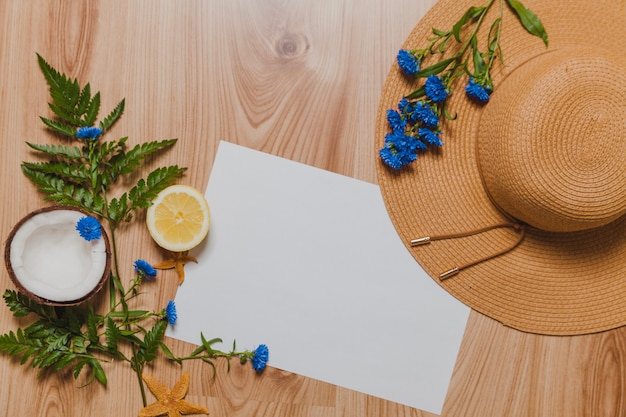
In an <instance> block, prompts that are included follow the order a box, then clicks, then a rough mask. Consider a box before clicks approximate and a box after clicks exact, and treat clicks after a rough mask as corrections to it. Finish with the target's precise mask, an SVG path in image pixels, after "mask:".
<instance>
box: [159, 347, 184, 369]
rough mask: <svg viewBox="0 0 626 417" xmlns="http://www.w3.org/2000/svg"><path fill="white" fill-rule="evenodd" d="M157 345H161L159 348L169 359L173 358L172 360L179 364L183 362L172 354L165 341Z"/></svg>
mask: <svg viewBox="0 0 626 417" xmlns="http://www.w3.org/2000/svg"><path fill="white" fill-rule="evenodd" d="M159 346H160V347H161V350H162V351H163V353H164V354H165V356H167V357H168V358H169V359H170V360H173V361H174V362H176V363H178V364H179V365H182V363H183V361H182V359H180V358H178V357H176V356H174V354H173V353H172V351H171V350H170V348H168V347H167V345H166V344H165V343H163V342H161V343H159Z"/></svg>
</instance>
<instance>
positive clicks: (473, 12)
mask: <svg viewBox="0 0 626 417" xmlns="http://www.w3.org/2000/svg"><path fill="white" fill-rule="evenodd" d="M485 11H486V8H485V7H475V6H472V7H470V8H469V9H467V11H466V12H465V14H463V16H461V18H460V19H459V20H458V21H457V22H456V23H455V24H454V26H453V27H452V34H453V35H454V39H456V41H457V42H461V29H462V28H463V26H465V24H466V23H467V22H469V21H470V20H473V19H475V18H477V17H478V16H480V15H481V14H482V13H484V12H485Z"/></svg>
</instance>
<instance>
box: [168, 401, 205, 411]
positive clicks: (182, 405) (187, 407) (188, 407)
mask: <svg viewBox="0 0 626 417" xmlns="http://www.w3.org/2000/svg"><path fill="white" fill-rule="evenodd" d="M176 410H178V411H179V412H180V413H181V414H209V410H207V409H206V408H204V407H201V406H199V405H194V404H191V403H189V402H187V401H185V400H180V401H179V402H178V404H176Z"/></svg>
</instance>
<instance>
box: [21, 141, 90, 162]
mask: <svg viewBox="0 0 626 417" xmlns="http://www.w3.org/2000/svg"><path fill="white" fill-rule="evenodd" d="M26 145H28V146H29V147H31V148H32V149H34V150H36V151H39V152H43V153H45V154H46V155H49V156H53V157H58V158H63V159H69V160H82V159H83V158H85V155H83V151H82V150H81V149H80V148H79V147H77V146H66V145H39V144H34V143H30V142H26Z"/></svg>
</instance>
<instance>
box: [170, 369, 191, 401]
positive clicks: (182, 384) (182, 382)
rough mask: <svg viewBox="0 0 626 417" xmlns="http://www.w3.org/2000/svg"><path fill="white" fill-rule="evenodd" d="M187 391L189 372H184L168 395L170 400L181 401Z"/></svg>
mask: <svg viewBox="0 0 626 417" xmlns="http://www.w3.org/2000/svg"><path fill="white" fill-rule="evenodd" d="M188 389H189V371H187V372H185V373H184V374H183V376H181V377H180V379H179V380H178V382H176V385H174V388H172V391H171V393H170V395H171V397H172V398H175V399H177V400H182V399H183V398H185V395H187V390H188Z"/></svg>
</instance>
